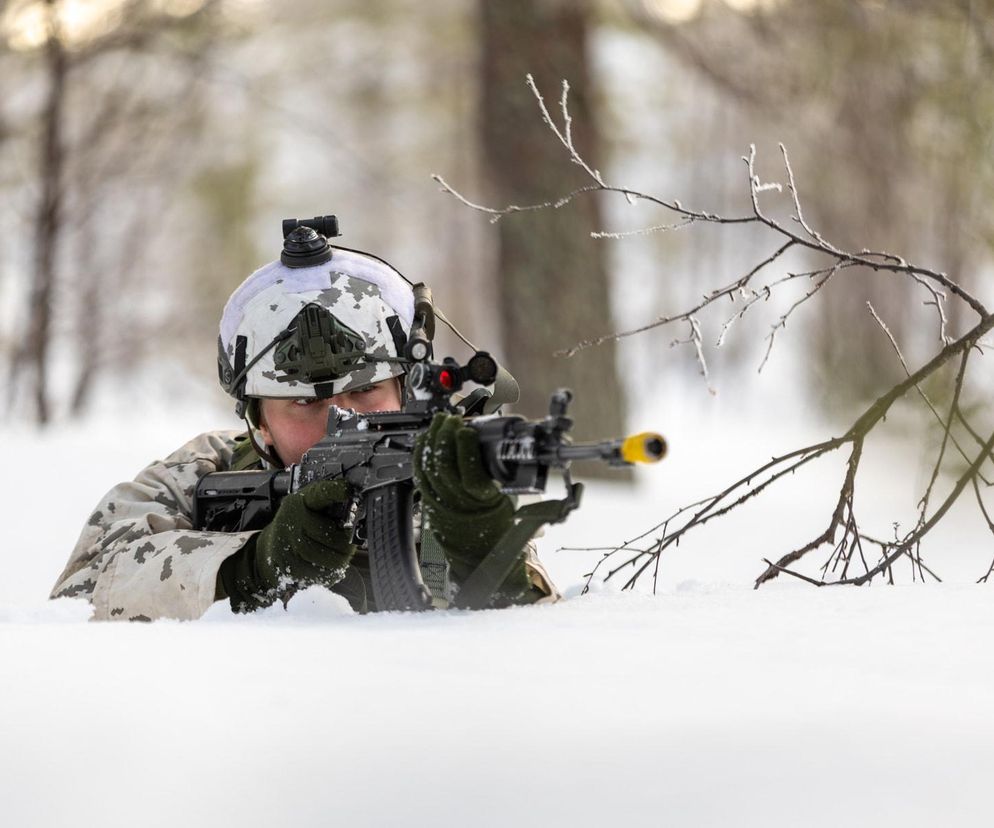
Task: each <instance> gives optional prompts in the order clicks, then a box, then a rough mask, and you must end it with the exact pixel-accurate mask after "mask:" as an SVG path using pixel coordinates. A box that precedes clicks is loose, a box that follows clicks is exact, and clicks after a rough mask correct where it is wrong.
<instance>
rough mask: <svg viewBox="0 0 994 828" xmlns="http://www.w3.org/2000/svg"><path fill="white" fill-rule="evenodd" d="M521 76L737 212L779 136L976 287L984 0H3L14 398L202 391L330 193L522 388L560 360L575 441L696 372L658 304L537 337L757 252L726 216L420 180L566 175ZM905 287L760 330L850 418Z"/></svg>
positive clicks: (910, 339) (808, 203)
mask: <svg viewBox="0 0 994 828" xmlns="http://www.w3.org/2000/svg"><path fill="white" fill-rule="evenodd" d="M529 72H530V73H532V74H533V75H534V77H535V79H536V83H537V84H538V86H539V88H540V89H541V90H542V91H543V93H544V94H545V96H546V98H547V100H549V101H550V103H554V102H556V101H557V100H558V97H559V83H560V80H561V79H562V78H566V79H568V80H569V82H570V84H571V87H572V93H571V102H572V113H573V116H574V119H575V120H574V130H575V132H576V135H577V143H578V145H579V147H580V149H581V151H582V152H584V154H585V155H586V156H587V157H588V159H589V160H590V162H591V164H592V166H595V167H597V168H599V169H600V170H601V171H602V172H604V174H605V177H606V178H607V179H608V180H609V183H612V184H616V185H619V186H627V187H631V188H634V189H637V190H641V191H643V192H647V193H653V194H655V195H659V196H664V197H666V198H669V199H680V200H681V201H682V202H683V204H685V205H690V206H693V207H695V208H698V209H706V210H708V211H711V212H720V213H729V214H742V213H745V212H747V211H748V204H749V202H748V187H747V183H746V173H745V167H744V165H743V164H742V161H741V160H740V157H741V156H742V155H743V154H745V153H747V151H748V145H749V144H750V143H755V144H756V145H757V146H758V149H759V170H760V172H761V174H762V176H763V177H764V178H766V179H771V178H772V179H775V180H783V175H782V170H781V167H780V157H779V153H778V151H777V148H776V145H777V142H778V141H782V142H783V143H785V144H786V145H787V147H788V148H789V150H790V152H791V158H792V162H793V167H794V171H795V173H796V175H797V177H798V185H799V187H800V191H801V197H802V199H803V202H804V207H805V212H806V214H807V216H808V218H809V220H810V221H811V223H812V224H813V225H814V226H815V227H817V228H818V229H819V230H820V231H821V232H822V233H823V235H824V236H825V237H827V238H828V239H830V240H832V241H833V242H835V243H836V244H838V245H840V246H843V247H848V248H853V249H856V250H859V249H862V248H873V249H883V250H888V251H890V252H895V253H900V254H901V255H902V256H904V257H905V258H907V259H909V260H911V261H915V262H917V263H919V264H922V265H924V266H928V267H934V268H936V269H939V270H944V271H946V272H948V273H949V274H950V276H951V277H952V278H954V279H957V280H958V281H960V282H962V283H963V284H964V285H965V286H967V287H968V288H970V289H972V290H973V291H974V292H975V293H976V294H977V295H978V296H980V297H981V298H988V297H991V295H992V293H994V291H992V289H991V287H990V285H991V283H992V279H991V275H992V267H991V265H992V258H994V209H991V205H992V204H994V152H992V151H994V84H991V78H992V77H994V0H943V2H927V1H926V0H589V2H567V1H566V0H532V1H531V2H529V1H528V0H432V1H431V2H427V3H426V2H422V1H421V0H361V2H360V0H285V2H280V3H269V2H264V0H91V2H83V1H82V0H45V1H44V2H40V1H39V0H6V2H4V0H0V199H2V205H3V206H2V210H0V388H2V403H3V405H4V406H5V410H6V414H5V419H6V420H7V421H8V422H10V421H11V420H33V421H36V422H38V423H42V424H44V423H50V422H59V421H65V420H67V419H71V418H76V417H80V416H82V415H84V414H85V413H86V412H87V410H88V407H89V406H91V405H92V404H93V400H94V398H95V397H96V396H97V395H99V394H101V393H104V392H105V391H106V390H107V389H111V390H112V392H113V393H115V394H120V393H121V392H122V389H126V388H128V381H129V378H133V377H137V376H147V375H149V374H151V375H152V376H153V377H155V380H156V384H157V385H158V386H159V387H161V388H162V389H164V390H165V391H166V392H167V393H168V394H170V395H172V396H173V398H176V397H177V396H181V395H183V394H185V393H189V389H190V388H192V387H194V386H196V387H204V388H206V387H210V386H211V384H212V383H214V381H215V366H214V353H215V345H214V341H215V338H216V325H217V320H218V317H219V314H220V310H221V307H222V305H223V302H224V300H225V298H226V297H227V295H228V294H229V293H230V291H231V290H232V289H233V288H234V287H235V286H236V285H237V284H238V283H239V282H240V281H241V280H242V279H244V278H245V276H247V275H248V274H249V273H250V272H251V271H252V270H253V269H255V268H256V267H258V266H259V265H261V264H263V263H264V262H266V261H269V260H272V259H273V258H275V257H276V256H277V255H278V253H279V250H280V245H281V241H282V239H281V236H280V233H279V221H280V219H282V218H284V217H290V216H297V217H309V216H313V215H317V214H323V213H336V214H337V215H338V216H339V218H340V220H341V222H342V227H343V231H344V237H343V238H342V239H341V240H340V241H341V243H342V244H344V245H346V246H353V247H357V248H360V249H366V250H370V251H372V252H374V253H377V254H378V255H380V256H383V257H384V258H386V259H388V260H389V261H391V262H393V263H394V264H395V265H397V266H398V268H399V269H400V270H401V271H403V272H404V273H406V274H407V275H408V277H409V278H411V279H412V280H414V281H427V282H428V283H429V284H431V285H432V287H433V290H434V293H435V296H436V299H437V300H438V301H439V304H440V305H441V306H442V307H443V308H444V309H445V310H446V313H447V314H448V315H449V317H450V318H452V319H453V320H454V321H456V322H457V324H458V325H459V327H460V328H461V329H463V331H464V332H465V333H466V334H467V335H469V336H470V338H471V339H473V340H474V342H476V343H477V344H478V345H479V346H480V347H484V348H488V349H489V350H492V351H494V352H495V353H497V354H498V355H500V356H501V357H502V358H503V359H504V360H505V362H506V363H507V365H508V367H509V368H510V369H511V371H512V372H513V373H514V374H515V375H516V376H517V377H518V379H519V381H520V383H521V385H522V388H523V390H524V397H523V400H522V403H521V406H520V410H522V411H523V412H525V413H528V414H532V415H536V414H539V413H541V411H542V409H543V407H544V405H545V400H546V399H547V394H548V392H549V391H550V390H551V389H552V388H554V387H556V386H559V385H570V386H572V387H573V388H574V389H575V390H576V391H577V392H578V403H577V406H576V411H575V414H576V416H577V418H578V420H579V422H580V423H581V424H587V423H596V424H597V427H596V428H594V429H591V428H589V427H587V428H586V434H584V429H581V436H592V432H593V431H595V432H597V433H598V434H600V435H606V434H610V433H620V432H621V431H622V430H623V428H624V420H625V417H626V408H625V400H626V398H628V399H629V400H630V399H631V397H632V396H633V395H636V396H637V395H640V394H644V393H645V389H646V388H647V387H650V388H651V387H653V386H658V385H661V384H664V383H674V382H680V383H683V382H684V378H692V377H693V375H695V374H696V372H697V366H696V363H695V361H694V359H693V357H692V355H689V354H688V353H687V352H686V350H680V349H676V350H669V349H668V347H667V346H668V345H669V343H670V341H671V340H672V339H673V338H674V336H675V334H674V332H672V331H653V332H651V333H648V334H644V335H641V336H639V337H636V338H634V339H632V340H630V341H626V342H625V343H624V344H623V345H622V346H620V347H618V346H614V345H605V346H602V347H600V348H596V349H590V350H587V351H584V352H581V353H580V354H578V355H577V356H576V357H574V358H572V359H570V360H565V359H563V358H554V357H553V356H552V352H553V351H554V350H556V349H558V348H562V347H566V346H570V345H572V344H574V343H575V342H577V341H579V340H580V339H583V338H586V337H588V336H591V335H597V334H603V333H607V332H610V331H613V330H618V329H620V328H623V327H628V326H632V325H638V324H642V323H645V322H647V321H649V320H651V319H652V318H654V317H655V316H657V315H659V314H662V313H668V312H673V311H676V310H682V309H684V307H685V306H686V304H687V303H688V302H691V301H693V300H694V299H695V298H697V297H699V296H700V295H701V294H702V293H703V292H704V291H706V290H707V289H708V288H709V287H712V286H714V285H717V284H719V283H721V282H722V280H723V279H724V280H725V281H727V279H728V277H729V275H730V274H731V275H734V274H736V273H742V272H744V270H745V269H748V268H749V267H751V266H752V265H753V264H755V263H756V262H757V261H759V260H760V259H761V258H763V257H764V256H766V255H768V254H769V253H771V252H772V249H767V247H769V246H770V242H769V240H768V239H762V238H758V237H757V236H756V233H755V231H754V228H753V229H750V230H749V231H748V232H747V233H740V232H737V231H735V230H734V229H733V228H729V227H722V226H702V227H694V228H691V229H690V230H686V231H680V232H677V233H666V234H656V235H648V236H640V237H635V238H631V239H624V240H597V239H592V238H590V232H591V231H592V230H614V231H623V230H633V229H637V228H639V227H646V226H650V225H653V224H658V223H660V222H661V221H666V220H667V218H666V216H665V215H662V214H657V213H656V212H653V211H652V210H651V209H650V208H648V207H647V206H645V205H635V206H632V205H629V204H627V203H626V202H625V201H624V199H619V198H612V197H609V196H604V197H601V196H598V197H596V198H594V197H590V198H587V199H586V200H581V201H577V202H575V203H574V204H573V205H572V206H569V207H565V208H562V209H560V210H555V211H547V212H544V213H528V214H522V215H515V216H510V217H508V218H505V219H504V220H502V221H501V222H499V223H497V224H491V223H489V222H488V220H487V217H486V216H484V215H482V214H480V213H478V212H474V211H473V210H471V209H469V208H468V207H466V206H465V205H462V204H460V203H459V202H458V201H457V200H456V199H454V198H452V197H451V196H447V195H444V194H441V193H440V192H439V188H438V186H437V185H436V184H435V183H434V182H433V181H432V180H431V179H430V175H431V174H432V173H439V174H441V175H442V176H443V177H444V178H445V179H446V180H447V181H448V182H449V183H451V184H452V185H453V186H454V187H456V188H457V189H459V190H460V191H461V192H462V193H464V194H466V195H467V196H468V197H470V198H472V200H473V201H475V202H478V203H483V204H488V205H491V206H501V205H503V204H507V203H517V204H528V203H533V202H536V201H542V200H545V199H548V198H551V197H555V196H556V195H557V194H560V193H564V192H567V191H569V190H572V189H574V188H575V187H577V186H581V185H583V184H585V183H587V182H586V181H585V180H584V179H583V176H582V172H581V171H580V170H579V168H578V167H576V165H574V164H571V163H570V161H569V159H568V157H567V156H566V154H565V152H564V151H563V150H562V147H561V146H559V145H558V143H557V142H556V141H555V139H554V138H553V137H552V136H551V134H550V133H549V132H548V130H547V128H546V127H545V126H544V125H543V124H542V122H541V119H540V117H539V114H538V110H537V107H536V103H535V100H534V98H533V96H532V95H531V93H530V92H529V90H528V88H527V86H526V84H525V74H526V73H529ZM894 288H895V286H894V285H893V284H892V283H888V282H887V281H886V280H880V279H877V280H875V279H873V278H870V275H869V274H866V273H856V272H853V273H851V274H847V275H846V277H845V278H844V279H843V278H840V279H838V280H835V281H834V282H833V283H831V285H830V286H829V287H828V288H827V289H826V291H825V295H824V296H823V297H821V301H819V302H818V303H813V304H811V305H810V306H808V307H806V308H805V310H804V313H803V314H800V315H799V316H798V319H797V321H795V322H793V323H792V324H793V326H794V328H793V331H788V332H787V333H786V334H785V336H786V337H791V336H792V338H790V339H789V341H788V340H782V341H780V343H779V344H778V346H777V347H778V348H779V349H784V350H782V351H781V354H783V353H784V352H787V353H789V354H790V357H789V358H788V357H782V358H783V359H789V361H790V362H791V364H792V365H793V366H794V370H795V373H794V374H793V376H794V377H795V380H796V384H797V386H798V387H799V389H800V390H801V391H802V392H803V393H804V394H806V395H807V396H808V398H809V399H811V400H813V401H815V402H816V403H817V404H818V405H822V406H828V407H829V408H830V409H831V410H834V411H836V412H846V413H848V412H849V411H850V410H851V409H852V407H853V406H856V405H860V404H862V403H865V402H866V400H868V399H871V398H873V397H875V396H876V394H877V393H879V391H880V389H881V384H882V383H891V382H893V381H894V379H895V378H896V377H898V376H900V365H899V364H898V363H897V362H896V360H895V358H894V354H893V352H892V349H891V346H890V344H889V343H888V342H887V341H886V338H885V337H884V336H882V335H881V332H880V330H879V328H878V327H877V326H876V325H875V324H874V322H873V320H872V319H871V318H870V316H869V314H867V313H866V310H865V302H866V300H867V299H872V301H873V303H874V306H875V307H876V308H877V309H878V310H880V311H881V312H882V314H883V315H884V316H885V318H886V319H887V322H888V324H889V325H890V327H891V330H892V331H893V333H894V335H895V337H896V338H897V339H898V341H900V343H901V345H902V347H903V348H904V349H905V353H906V354H908V355H909V357H910V358H911V360H912V361H914V360H915V357H916V355H918V356H924V355H925V354H927V353H928V352H929V349H931V348H933V347H934V340H935V333H934V326H933V325H932V324H931V321H930V320H931V317H929V316H928V309H927V308H924V307H923V306H922V301H923V299H925V298H927V297H926V296H924V295H916V294H915V293H914V292H913V291H910V290H907V289H905V288H904V287H902V288H901V289H899V290H898V289H894ZM772 318H773V319H775V318H776V314H774V315H773V317H772ZM926 320H929V321H928V323H926ZM960 321H961V320H957V318H956V317H955V316H954V317H953V318H952V319H951V326H952V327H953V328H954V329H956V330H959V323H960ZM769 324H770V319H769V318H766V319H762V318H757V319H756V320H751V321H750V320H745V321H744V323H743V326H742V328H741V329H738V330H737V332H736V335H735V336H734V337H731V338H730V340H729V342H728V344H727V345H726V346H725V347H724V348H723V349H722V351H721V352H720V353H719V354H715V355H709V356H711V362H712V364H713V366H715V370H716V372H717V373H718V374H719V375H726V376H727V375H730V374H731V373H732V372H731V370H730V369H732V368H736V369H738V368H748V370H747V371H740V372H738V373H740V374H741V375H742V376H745V377H749V376H754V375H755V373H754V372H755V365H756V364H757V363H758V362H759V360H760V358H761V356H762V350H763V347H764V346H763V343H762V336H763V334H765V332H766V331H767V330H768V325H769ZM677 333H678V334H679V335H683V331H680V332H677ZM715 338H716V334H715V336H711V337H710V338H706V344H707V346H708V348H709V350H710V348H711V344H712V343H713V341H714V339H715ZM785 343H786V344H785ZM455 348H456V344H455V341H454V340H452V339H451V338H450V339H447V340H445V341H444V342H443V343H442V344H441V346H440V347H439V353H446V352H448V351H449V350H450V349H455ZM456 352H457V353H458V354H459V355H460V356H463V355H464V352H460V351H456ZM721 381H722V380H721V379H720V378H719V379H718V380H717V383H718V384H719V385H720V384H721ZM699 386H700V387H701V388H704V386H703V384H700V383H699ZM211 393H215V392H211ZM216 394H217V396H218V398H219V399H220V397H221V392H220V391H219V390H218V391H216ZM209 425H210V424H205V427H206V426H209Z"/></svg>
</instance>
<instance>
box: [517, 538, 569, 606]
mask: <svg viewBox="0 0 994 828" xmlns="http://www.w3.org/2000/svg"><path fill="white" fill-rule="evenodd" d="M525 570H526V571H527V572H528V579H529V580H530V581H531V585H532V590H533V591H534V592H535V594H536V595H537V594H539V593H541V597H539V598H538V599H537V600H535V601H534V602H533V603H536V604H551V603H553V602H555V601H558V600H560V599H561V598H562V595H560V594H559V590H557V589H556V586H555V584H553V583H552V579H551V578H550V577H549V573H548V572H547V571H546V569H545V567H544V566H543V565H542V562H541V561H540V560H539V559H538V550H537V549H536V548H535V541H528V545H527V546H526V547H525Z"/></svg>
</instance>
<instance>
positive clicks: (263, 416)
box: [259, 377, 400, 466]
mask: <svg viewBox="0 0 994 828" xmlns="http://www.w3.org/2000/svg"><path fill="white" fill-rule="evenodd" d="M333 405H337V406H338V407H339V408H351V409H354V410H355V411H357V412H358V413H360V414H369V413H370V412H372V411H399V410H400V382H399V381H398V380H397V378H396V377H392V378H390V379H388V380H384V381H383V382H378V383H376V384H375V385H367V386H366V387H365V388H357V389H355V390H354V391H346V392H344V393H343V394H336V395H335V396H334V397H329V398H328V399H326V400H316V399H313V398H303V399H271V398H264V399H263V400H262V401H261V405H260V408H259V411H260V415H259V431H260V433H261V434H262V439H263V440H265V441H266V443H267V444H268V445H270V446H273V447H274V448H275V449H276V451H277V453H278V454H279V456H280V459H281V460H283V462H284V463H286V464H287V465H288V466H289V465H293V464H294V463H299V462H300V458H301V457H303V456H304V452H306V451H307V450H308V449H309V448H310V447H311V446H313V445H314V444H315V443H316V442H317V441H318V440H320V439H321V438H322V437H324V435H325V429H326V428H327V427H328V409H329V408H331V406H333Z"/></svg>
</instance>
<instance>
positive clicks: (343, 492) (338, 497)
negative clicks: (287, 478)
mask: <svg viewBox="0 0 994 828" xmlns="http://www.w3.org/2000/svg"><path fill="white" fill-rule="evenodd" d="M300 493H301V494H302V495H303V497H304V505H305V506H307V508H308V509H310V510H311V511H314V512H320V511H322V510H324V509H327V508H328V507H329V506H334V505H335V504H336V503H344V502H345V501H346V500H348V499H349V485H348V483H346V482H345V481H344V480H317V481H315V482H314V483H310V484H308V485H307V486H304V488H303V489H301V490H300Z"/></svg>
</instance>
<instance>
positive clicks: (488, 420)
mask: <svg viewBox="0 0 994 828" xmlns="http://www.w3.org/2000/svg"><path fill="white" fill-rule="evenodd" d="M415 293H416V302H415V308H416V312H415V322H414V325H413V327H412V332H411V335H410V338H409V339H408V342H407V347H406V349H405V352H406V357H405V361H406V362H409V363H410V367H409V369H408V373H407V377H406V381H405V395H404V396H405V400H404V405H403V409H402V410H401V411H399V412H377V413H371V414H357V413H355V412H353V411H347V410H342V409H340V408H337V407H332V408H331V410H330V412H329V416H328V428H327V432H326V435H325V436H324V437H323V438H322V439H321V440H320V441H319V442H318V443H316V444H315V445H314V446H313V447H312V448H311V449H310V450H309V451H308V452H307V453H306V454H305V455H304V456H303V457H302V458H301V461H300V463H298V464H297V465H294V466H291V467H289V468H288V469H286V470H283V471H231V472H216V473H213V474H208V475H205V476H204V477H203V478H201V480H200V481H199V483H198V485H197V489H196V494H195V498H194V524H195V526H196V527H197V528H200V529H206V530H211V531H225V532H235V531H246V530H251V529H261V528H263V527H264V526H266V524H267V523H268V522H269V521H270V520H271V519H272V516H273V514H274V513H275V511H276V509H277V508H278V506H279V502H280V500H281V499H282V498H283V497H284V496H286V495H287V494H290V493H292V492H295V491H297V490H298V489H300V488H302V487H303V486H306V485H307V484H308V483H311V482H313V481H316V480H324V479H336V478H343V479H345V480H346V481H347V482H348V483H349V488H350V491H352V492H353V493H354V494H353V497H352V498H351V500H350V501H349V502H348V503H347V504H345V505H344V507H343V508H342V511H341V514H340V519H341V520H342V525H343V526H345V527H348V528H353V529H354V531H355V534H356V539H357V541H359V542H362V541H365V543H366V546H367V549H368V552H369V562H370V576H371V580H372V589H373V597H374V600H375V602H376V606H377V608H378V609H380V610H423V609H427V608H429V607H430V606H431V605H432V595H431V592H430V591H429V590H428V588H427V587H426V586H425V584H424V582H423V579H422V576H421V570H420V567H419V564H418V556H417V551H416V548H415V543H414V532H413V526H412V520H411V515H412V502H413V494H414V483H413V468H412V454H413V450H414V441H415V438H416V437H417V436H418V434H419V433H420V432H422V431H424V430H426V429H427V428H428V426H429V425H430V423H431V420H432V418H433V416H434V415H435V414H436V413H437V412H440V411H444V412H450V413H458V414H463V415H465V416H467V420H466V422H467V424H468V425H470V426H471V427H472V428H474V429H476V430H477V431H478V432H479V437H480V450H481V452H482V455H483V461H484V466H485V468H486V470H487V473H488V474H489V475H490V476H491V477H492V478H493V479H494V480H495V481H496V482H497V483H498V485H499V486H500V488H501V490H502V491H504V492H506V493H513V494H520V493H535V492H542V491H544V490H545V487H546V483H547V479H548V473H549V469H550V468H558V469H560V470H561V471H562V474H563V478H564V481H565V484H566V497H565V498H564V499H563V500H559V501H543V502H540V503H534V504H529V505H527V506H523V507H521V508H520V509H518V510H517V512H516V513H515V525H514V526H512V527H511V529H509V530H508V532H507V534H506V535H505V536H504V537H502V538H501V539H500V541H499V542H498V543H497V545H496V546H495V547H494V549H493V550H492V551H491V553H490V554H489V555H488V556H487V557H486V558H485V559H484V561H483V562H482V563H481V564H480V566H479V567H478V568H477V570H476V571H475V572H474V573H473V574H472V575H471V576H470V578H469V579H468V580H467V581H466V582H465V583H464V584H463V585H462V587H461V589H460V591H459V593H458V595H457V596H456V600H455V602H454V604H455V606H461V607H470V608H473V607H482V606H486V605H487V604H488V602H489V600H490V598H491V597H492V595H493V594H494V593H495V592H496V590H497V589H498V588H499V586H500V585H501V583H502V582H503V580H504V578H505V577H506V576H507V575H508V573H509V572H510V571H511V569H512V568H513V566H514V564H515V562H516V561H517V559H518V557H519V556H520V554H521V550H522V549H523V548H524V545H525V544H526V543H527V542H528V540H530V538H531V537H532V536H533V535H534V534H535V532H536V531H537V530H538V528H539V527H540V526H541V525H543V524H545V523H557V522H561V521H563V520H565V518H566V516H567V515H568V514H569V513H570V512H571V511H572V510H573V509H575V508H576V507H577V506H578V505H579V504H580V498H581V495H582V492H583V484H581V483H574V482H573V481H572V480H571V478H570V472H569V466H570V463H571V462H572V461H574V460H591V459H592V460H602V461H605V462H607V463H608V464H610V465H614V466H624V465H630V464H631V463H635V462H655V461H657V460H659V459H661V458H662V456H663V455H664V454H665V451H666V444H665V441H664V440H663V438H662V437H661V436H660V435H658V434H654V433H645V434H638V435H634V436H632V437H628V438H625V439H620V440H610V441H607V442H602V443H587V444H573V443H572V442H571V441H570V439H569V430H570V428H571V427H572V424H573V423H572V420H571V419H570V418H569V417H567V407H568V405H569V402H570V400H571V399H572V394H571V393H570V392H569V391H568V390H566V389H560V390H559V391H557V392H556V393H555V394H553V396H552V401H551V403H550V407H549V415H548V416H547V417H545V418H543V419H540V420H526V419H525V418H523V417H519V416H500V415H484V416H473V412H472V411H467V410H466V408H465V407H461V406H459V405H457V404H454V403H453V400H452V395H453V394H454V393H456V392H458V391H459V390H461V389H462V387H463V386H464V384H465V383H466V382H468V381H472V382H474V383H476V384H478V385H480V386H484V385H490V384H492V383H493V382H494V380H495V379H496V377H497V374H498V370H499V369H498V366H497V363H496V362H495V361H494V359H493V358H492V357H491V356H490V355H489V354H487V353H486V352H483V351H478V352H477V353H476V354H475V355H474V356H473V358H472V359H470V360H469V362H468V363H467V364H466V365H465V366H460V365H459V364H458V363H457V362H456V361H455V360H454V359H452V358H446V359H445V360H443V361H442V362H441V363H436V362H432V361H431V360H430V357H431V345H430V340H431V336H432V328H433V315H432V310H431V299H430V293H429V292H428V291H427V288H425V287H424V286H422V285H419V286H417V288H416V290H415ZM305 334H306V332H305ZM308 339H312V338H310V337H307V336H306V335H302V336H301V337H300V341H308ZM381 359H382V358H381ZM294 376H295V377H297V378H300V372H299V371H295V372H294ZM472 396H473V395H471V397H472ZM477 399H479V397H477ZM470 407H473V406H472V405H471V406H470Z"/></svg>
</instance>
